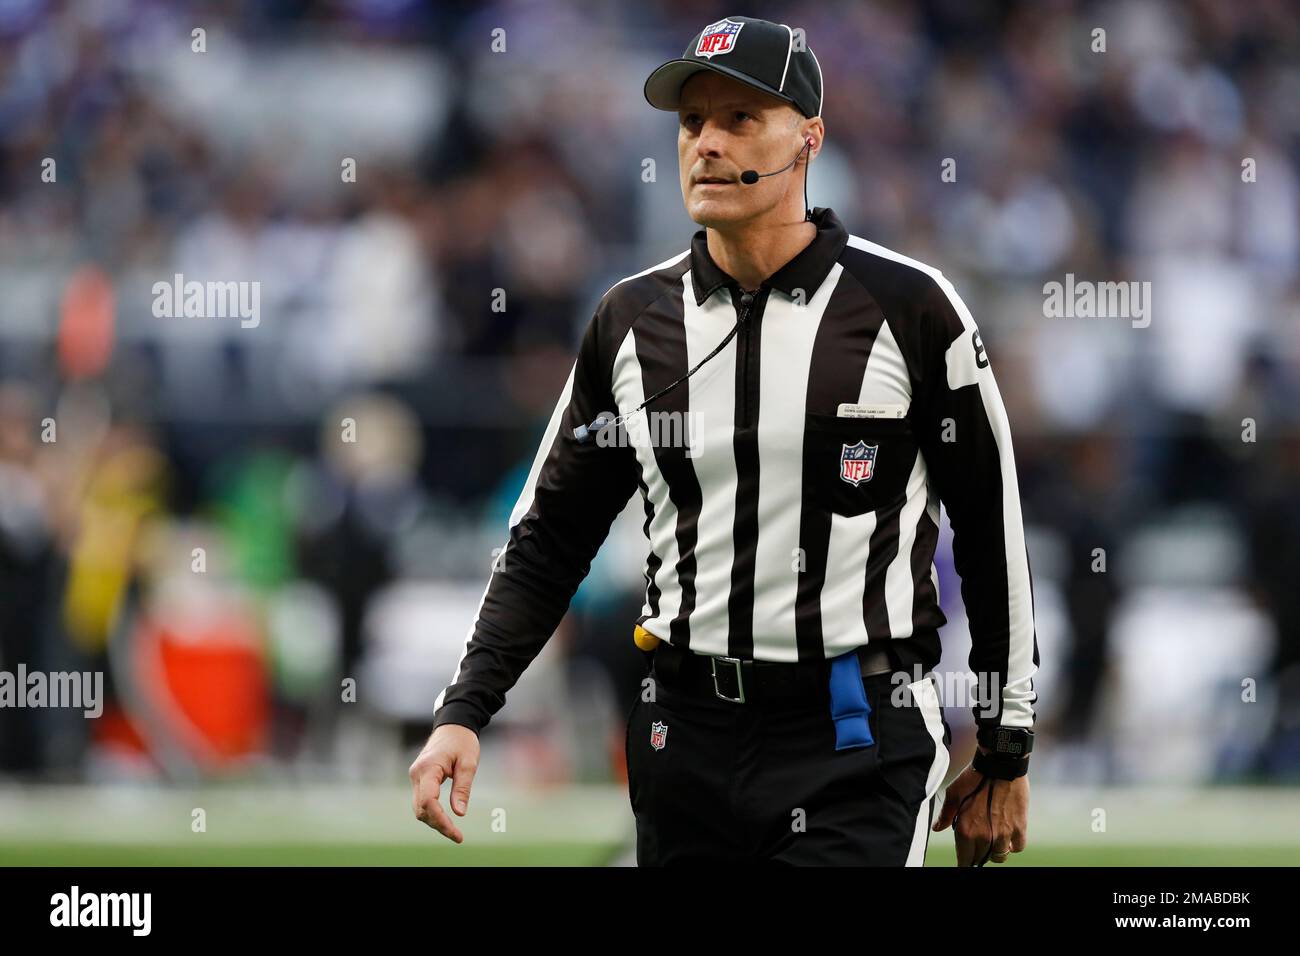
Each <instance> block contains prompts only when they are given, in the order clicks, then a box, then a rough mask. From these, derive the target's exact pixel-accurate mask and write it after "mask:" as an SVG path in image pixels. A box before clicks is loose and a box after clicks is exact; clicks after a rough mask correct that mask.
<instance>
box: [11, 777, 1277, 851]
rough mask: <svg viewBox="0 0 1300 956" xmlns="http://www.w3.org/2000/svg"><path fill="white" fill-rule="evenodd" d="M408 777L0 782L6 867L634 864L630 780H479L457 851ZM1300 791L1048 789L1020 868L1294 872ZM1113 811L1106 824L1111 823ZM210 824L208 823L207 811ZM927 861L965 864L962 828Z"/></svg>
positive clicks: (1037, 803) (947, 835)
mask: <svg viewBox="0 0 1300 956" xmlns="http://www.w3.org/2000/svg"><path fill="white" fill-rule="evenodd" d="M409 800H410V796H409V793H408V792H407V791H406V790H405V789H404V788H401V787H391V788H347V787H338V786H322V785H313V786H299V787H293V788H289V787H283V786H281V787H277V788H268V787H250V786H247V785H241V786H236V787H224V788H209V789H205V790H201V791H186V790H173V789H163V788H157V787H153V788H95V789H90V788H78V787H44V788H32V789H26V790H22V789H7V790H0V866H276V865H279V866H491V867H497V866H609V865H630V863H631V862H632V843H633V836H634V833H633V824H632V818H631V811H630V809H629V808H628V805H627V796H626V793H625V792H624V791H623V790H622V789H621V788H619V787H575V788H564V789H552V790H546V791H540V792H539V791H526V792H525V791H518V790H510V789H496V790H494V789H492V788H491V787H486V786H485V787H483V788H481V789H476V791H475V794H474V797H473V801H472V804H471V810H470V814H469V816H468V817H465V818H457V824H458V825H459V826H460V827H461V829H462V830H463V831H464V832H465V838H466V842H465V843H464V844H460V845H456V844H452V843H450V842H448V841H446V840H444V839H443V838H442V837H440V836H439V835H437V834H435V833H434V832H433V831H431V830H429V829H427V828H425V827H424V826H423V825H421V824H419V823H418V822H417V821H416V820H415V819H414V818H413V816H412V815H411V810H410V803H409ZM1295 804H1296V798H1295V793H1294V791H1291V790H1285V789H1263V788H1260V789H1250V788H1230V789H1229V788H1210V789H1202V790H1110V791H1093V792H1080V791H1073V790H1071V791H1061V790H1052V789H1050V788H1046V787H1043V788H1038V789H1036V790H1035V791H1034V796H1033V800H1032V809H1031V818H1030V845H1029V847H1028V848H1027V850H1026V851H1025V852H1024V853H1022V854H1017V855H1013V856H1012V857H1011V859H1010V860H1009V861H1008V862H1007V863H1006V864H1003V865H1007V866H1111V867H1127V866H1153V865H1154V866H1294V865H1297V864H1298V863H1300V823H1297V814H1296V813H1295ZM1102 816H1104V818H1105V822H1104V825H1101V826H1099V825H1098V819H1099V817H1102ZM200 817H201V818H202V824H201V826H200V825H199V824H197V823H196V820H197V819H199V818H200ZM926 865H927V866H953V865H955V853H954V850H953V843H952V833H951V831H946V832H944V833H931V834H930V847H929V852H928V854H927V857H926Z"/></svg>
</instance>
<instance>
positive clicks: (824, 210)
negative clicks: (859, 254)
mask: <svg viewBox="0 0 1300 956" xmlns="http://www.w3.org/2000/svg"><path fill="white" fill-rule="evenodd" d="M812 221H813V222H814V223H816V225H817V235H816V236H814V237H813V241H812V242H810V243H808V245H807V246H805V247H804V249H803V250H802V251H801V252H800V253H799V254H798V255H797V256H795V257H794V258H793V259H791V260H790V261H789V262H787V263H786V264H785V265H783V266H782V267H781V268H780V269H778V270H776V272H775V273H773V274H772V275H771V276H769V277H768V278H767V279H765V280H764V281H763V285H764V286H767V287H769V288H773V289H778V290H780V291H781V292H784V293H785V294H786V295H788V296H792V297H793V296H794V294H795V292H794V290H795V289H802V290H803V295H804V301H805V302H806V301H808V300H809V299H811V298H812V297H813V295H814V294H815V293H816V292H817V290H818V289H819V288H821V284H822V282H823V281H824V280H825V278H826V276H827V275H828V274H829V273H830V271H831V267H832V266H834V265H835V263H836V262H837V261H838V260H839V258H840V253H841V252H843V251H844V247H845V245H847V244H848V241H849V233H848V230H847V229H845V228H844V224H843V223H841V222H840V220H839V217H838V216H836V215H835V212H834V211H833V210H832V209H830V208H829V207H827V206H818V207H817V208H816V209H814V210H813V213H812ZM736 284H737V283H736V280H735V279H733V278H732V277H731V276H729V275H727V273H725V272H723V271H722V269H720V268H719V267H718V264H717V263H716V262H714V261H713V257H712V256H710V255H709V243H708V237H707V234H706V230H704V229H701V230H699V231H698V232H697V233H695V235H694V236H693V237H692V238H691V286H692V288H694V289H695V304H696V305H703V304H704V301H705V300H706V299H707V298H708V297H709V296H711V295H712V294H713V293H714V292H716V291H718V289H720V288H722V287H723V286H731V285H736Z"/></svg>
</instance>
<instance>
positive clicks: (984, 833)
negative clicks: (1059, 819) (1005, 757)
mask: <svg viewBox="0 0 1300 956" xmlns="http://www.w3.org/2000/svg"><path fill="white" fill-rule="evenodd" d="M982 780H984V775H983V774H982V773H980V772H979V771H978V770H976V769H975V768H974V767H967V768H966V769H965V770H963V771H962V772H961V774H960V776H958V777H957V779H956V780H954V781H953V782H952V783H951V784H949V786H948V794H947V796H946V797H945V798H944V801H943V810H942V811H940V813H939V819H938V820H937V821H935V824H934V829H935V832H939V831H941V830H946V829H947V828H948V826H949V825H950V824H952V823H953V820H954V819H956V825H955V826H953V837H954V839H955V840H956V843H957V865H958V866H972V865H973V864H975V863H977V862H978V861H979V860H980V859H981V858H982V857H983V856H984V853H985V851H986V850H988V848H989V834H990V832H991V833H992V835H993V852H992V854H990V856H989V862H990V863H1005V862H1006V861H1007V857H1008V856H1009V855H1010V854H1012V853H1019V852H1020V851H1021V850H1023V849H1024V848H1025V843H1026V841H1027V839H1028V833H1029V777H1028V776H1027V775H1026V776H1023V777H1017V778H1016V779H1015V780H995V779H994V778H992V777H989V778H988V782H987V783H985V784H984V787H983V788H982V789H980V791H979V793H977V794H975V796H973V797H971V799H970V800H966V803H965V807H964V809H962V811H961V815H960V816H958V814H957V808H958V806H960V805H961V804H962V801H963V800H965V798H966V797H967V796H969V795H970V794H971V793H972V792H974V791H975V790H976V788H979V786H980V782H981V781H982ZM989 787H992V788H993V804H992V807H990V806H989V799H988V788H989ZM990 816H991V818H992V819H991V820H990ZM990 824H991V825H990Z"/></svg>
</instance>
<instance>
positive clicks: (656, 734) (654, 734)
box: [650, 720, 668, 750]
mask: <svg viewBox="0 0 1300 956" xmlns="http://www.w3.org/2000/svg"><path fill="white" fill-rule="evenodd" d="M666 743H668V725H667V724H665V723H661V722H660V721H657V720H656V721H655V722H654V723H653V724H651V725H650V746H651V747H653V748H654V749H655V750H663V749H664V744H666Z"/></svg>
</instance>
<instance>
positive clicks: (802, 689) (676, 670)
mask: <svg viewBox="0 0 1300 956" xmlns="http://www.w3.org/2000/svg"><path fill="white" fill-rule="evenodd" d="M858 663H859V666H860V668H861V671H862V676H863V677H871V676H874V675H877V674H885V673H888V672H889V671H890V670H891V669H892V668H893V666H894V665H893V663H892V662H891V660H890V656H889V652H888V651H887V650H886V649H885V648H884V647H870V646H867V647H862V648H859V649H858ZM654 670H655V676H656V678H657V679H659V680H662V681H663V683H664V686H665V687H667V688H668V689H669V690H670V691H675V692H678V693H683V692H684V693H689V694H692V695H694V696H709V697H716V698H718V699H719V700H725V701H728V702H729V703H733V704H745V703H755V702H759V701H772V700H793V699H799V698H804V699H815V698H816V697H817V696H818V695H820V694H827V693H829V682H830V674H831V662H830V661H828V660H820V661H801V662H797V663H796V662H790V663H785V662H782V661H756V660H741V659H739V658H735V657H714V656H712V655H709V654H696V653H695V652H694V651H690V650H684V649H682V648H680V647H676V646H674V645H672V644H670V643H668V641H663V640H661V641H660V642H659V644H658V645H657V646H656V647H655V649H654Z"/></svg>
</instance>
